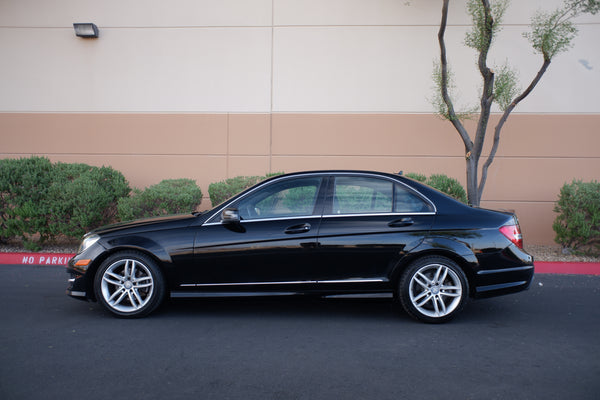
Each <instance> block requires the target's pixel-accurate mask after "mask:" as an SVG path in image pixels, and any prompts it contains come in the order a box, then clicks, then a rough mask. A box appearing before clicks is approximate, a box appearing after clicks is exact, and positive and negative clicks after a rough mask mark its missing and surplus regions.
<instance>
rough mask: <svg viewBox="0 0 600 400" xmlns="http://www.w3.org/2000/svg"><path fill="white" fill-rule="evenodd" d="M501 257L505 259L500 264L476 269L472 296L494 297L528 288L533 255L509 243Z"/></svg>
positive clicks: (531, 278) (531, 276)
mask: <svg viewBox="0 0 600 400" xmlns="http://www.w3.org/2000/svg"><path fill="white" fill-rule="evenodd" d="M501 259H502V260H503V261H505V262H503V263H502V264H503V265H502V266H497V267H495V268H492V267H490V266H487V268H485V269H479V270H478V271H476V273H475V278H474V287H473V291H472V293H471V294H472V296H473V297H475V298H484V297H494V296H501V295H505V294H510V293H516V292H520V291H522V290H527V289H529V287H530V286H531V282H532V281H533V276H534V272H535V271H534V267H533V257H532V256H531V255H529V254H527V253H526V252H525V251H523V250H522V249H520V248H518V247H517V246H515V245H511V246H509V247H507V248H506V249H504V250H503V251H502V254H501Z"/></svg>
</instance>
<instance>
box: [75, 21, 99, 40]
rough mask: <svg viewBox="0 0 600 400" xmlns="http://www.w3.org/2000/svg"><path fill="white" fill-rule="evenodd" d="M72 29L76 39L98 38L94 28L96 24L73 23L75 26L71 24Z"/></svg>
mask: <svg viewBox="0 0 600 400" xmlns="http://www.w3.org/2000/svg"><path fill="white" fill-rule="evenodd" d="M73 28H74V29H75V35H77V36H78V37H82V38H97V37H98V27H97V26H96V24H92V23H87V24H80V23H75V24H73Z"/></svg>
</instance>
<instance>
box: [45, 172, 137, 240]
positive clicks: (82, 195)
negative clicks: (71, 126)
mask: <svg viewBox="0 0 600 400" xmlns="http://www.w3.org/2000/svg"><path fill="white" fill-rule="evenodd" d="M129 191H130V189H129V184H128V183H127V181H126V180H125V177H124V176H123V174H121V173H120V172H119V171H115V170H114V169H112V168H110V167H101V168H98V167H91V166H89V165H86V164H63V163H57V164H56V165H55V168H54V179H53V182H52V185H51V186H50V189H49V192H48V199H47V209H48V211H50V214H49V220H50V221H51V224H50V226H51V227H52V231H51V234H53V235H57V234H63V235H66V236H70V237H80V236H81V235H83V234H84V233H85V232H88V231H90V230H91V229H94V228H97V227H98V226H101V225H106V224H108V223H110V222H113V221H114V220H115V217H116V214H117V203H118V201H119V199H120V198H122V197H124V196H127V194H128V193H129Z"/></svg>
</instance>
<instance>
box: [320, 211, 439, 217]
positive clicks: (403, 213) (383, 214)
mask: <svg viewBox="0 0 600 400" xmlns="http://www.w3.org/2000/svg"><path fill="white" fill-rule="evenodd" d="M405 215H435V212H433V211H427V212H414V213H407V212H402V213H370V214H369V213H361V214H325V215H323V218H340V217H378V216H382V217H393V216H405Z"/></svg>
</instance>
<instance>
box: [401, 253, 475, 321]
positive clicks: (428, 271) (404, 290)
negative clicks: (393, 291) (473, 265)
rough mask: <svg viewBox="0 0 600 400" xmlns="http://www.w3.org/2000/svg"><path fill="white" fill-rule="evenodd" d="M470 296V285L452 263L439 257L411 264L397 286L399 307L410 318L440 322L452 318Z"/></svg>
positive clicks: (423, 259)
mask: <svg viewBox="0 0 600 400" xmlns="http://www.w3.org/2000/svg"><path fill="white" fill-rule="evenodd" d="M468 297H469V283H468V281H467V277H466V276H465V273H464V272H463V270H462V269H461V268H460V267H459V266H458V264H456V263H455V262H454V261H452V260H450V259H448V258H445V257H439V256H428V257H423V258H420V259H418V260H416V261H414V262H413V263H412V264H410V265H409V266H408V267H407V268H406V270H405V271H404V273H403V274H402V277H401V278H400V282H399V285H398V298H399V299H400V303H401V304H402V308H404V310H405V311H406V312H407V313H408V314H409V315H410V316H411V317H413V318H415V319H417V320H419V321H423V322H428V323H442V322H446V321H449V320H450V319H452V318H454V316H456V314H458V313H459V312H460V310H462V308H463V307H464V305H465V303H466V301H467V298H468Z"/></svg>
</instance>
